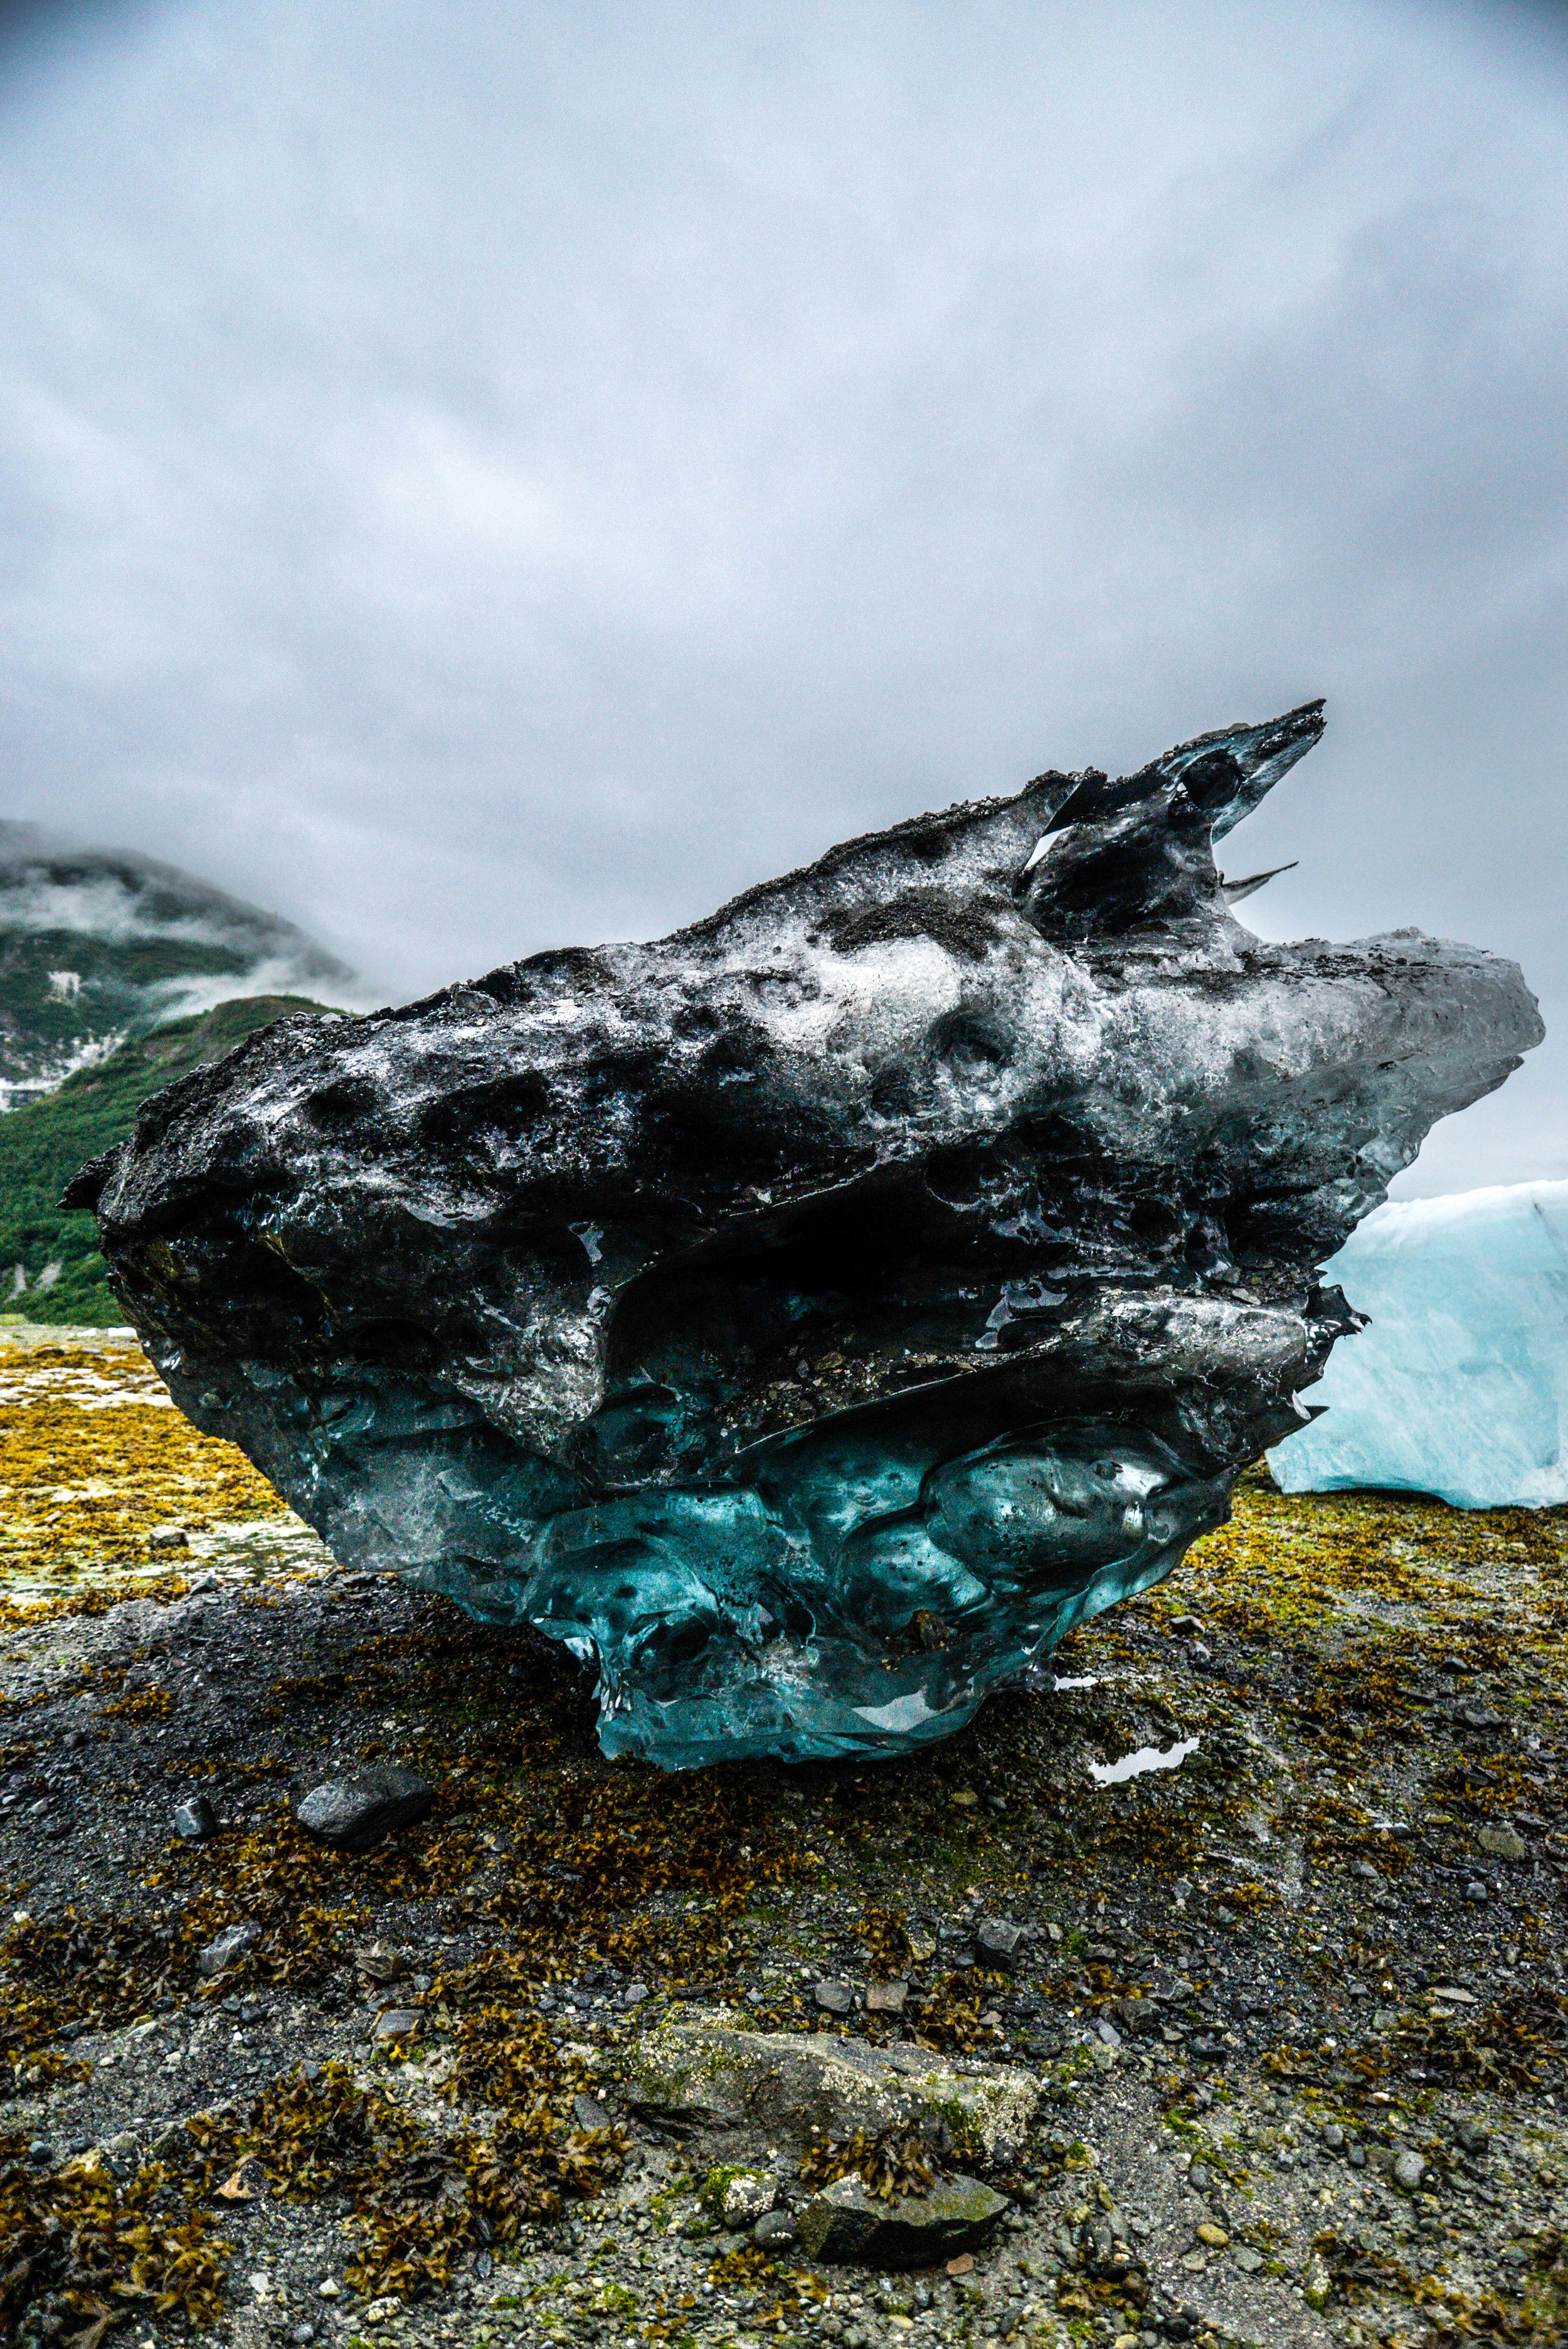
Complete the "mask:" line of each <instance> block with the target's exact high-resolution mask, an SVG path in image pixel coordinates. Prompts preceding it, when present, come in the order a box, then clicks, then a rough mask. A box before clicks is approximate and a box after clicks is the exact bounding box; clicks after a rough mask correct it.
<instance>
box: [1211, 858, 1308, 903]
mask: <svg viewBox="0 0 1568 2349" xmlns="http://www.w3.org/2000/svg"><path fill="white" fill-rule="evenodd" d="M1300 863H1301V859H1300V857H1299V856H1293V857H1292V858H1291V860H1290V863H1289V864H1271V865H1270V867H1269V869H1268V871H1267V872H1266V873H1249V874H1247V876H1246V878H1245V880H1244V881H1227V880H1226V878H1225V876H1224V874H1221V875H1220V894H1221V895H1222V897H1223V898H1224V901H1225V903H1226V905H1240V904H1241V902H1242V899H1243V897H1255V896H1256V895H1257V893H1258V891H1259V890H1260V889H1263V888H1266V887H1267V885H1268V884H1269V883H1270V882H1271V881H1277V880H1278V879H1279V876H1280V874H1282V873H1294V872H1295V868H1296V866H1297V865H1298V864H1300Z"/></svg>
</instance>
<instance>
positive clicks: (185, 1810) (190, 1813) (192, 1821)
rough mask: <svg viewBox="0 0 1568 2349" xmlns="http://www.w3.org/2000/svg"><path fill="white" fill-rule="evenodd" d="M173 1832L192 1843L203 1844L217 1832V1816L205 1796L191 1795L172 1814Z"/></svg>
mask: <svg viewBox="0 0 1568 2349" xmlns="http://www.w3.org/2000/svg"><path fill="white" fill-rule="evenodd" d="M174 1832H175V1834H176V1835H181V1836H184V1837H187V1838H188V1840H189V1841H191V1842H192V1843H205V1842H206V1841H207V1840H208V1838H209V1837H211V1836H215V1835H216V1834H217V1832H218V1814H217V1812H216V1811H215V1810H214V1809H213V1808H212V1806H211V1803H210V1802H209V1801H208V1799H207V1797H206V1795H191V1796H190V1797H189V1798H188V1799H187V1800H186V1801H185V1802H183V1803H181V1804H180V1805H179V1806H177V1808H176V1810H175V1813H174Z"/></svg>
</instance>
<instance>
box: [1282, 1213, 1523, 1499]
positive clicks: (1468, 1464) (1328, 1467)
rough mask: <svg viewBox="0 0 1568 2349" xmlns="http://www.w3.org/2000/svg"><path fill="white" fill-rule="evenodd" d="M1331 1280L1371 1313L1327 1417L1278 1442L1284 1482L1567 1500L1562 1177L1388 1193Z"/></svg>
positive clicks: (1333, 1379)
mask: <svg viewBox="0 0 1568 2349" xmlns="http://www.w3.org/2000/svg"><path fill="white" fill-rule="evenodd" d="M1324 1278H1325V1279H1326V1280H1332V1281H1335V1282H1336V1283H1337V1284H1338V1285H1339V1287H1340V1288H1343V1290H1344V1292H1345V1295H1346V1298H1347V1299H1348V1300H1349V1302H1350V1303H1351V1305H1353V1306H1354V1307H1355V1308H1356V1309H1357V1311H1358V1312H1361V1313H1365V1314H1366V1315H1367V1316H1368V1317H1369V1326H1368V1327H1367V1329H1365V1330H1362V1331H1361V1333H1360V1334H1359V1336H1357V1337H1350V1338H1346V1340H1344V1341H1343V1343H1342V1344H1341V1345H1339V1346H1338V1347H1337V1348H1336V1350H1335V1353H1334V1355H1333V1357H1332V1359H1331V1360H1330V1361H1329V1364H1328V1367H1327V1369H1326V1371H1325V1372H1324V1374H1323V1378H1322V1381H1321V1383H1320V1384H1319V1385H1318V1386H1317V1387H1316V1388H1315V1390H1314V1392H1313V1398H1312V1399H1313V1402H1315V1403H1319V1404H1326V1406H1327V1408H1326V1411H1325V1413H1324V1414H1323V1416H1322V1417H1321V1418H1320V1419H1315V1420H1314V1422H1313V1423H1312V1425H1311V1426H1310V1427H1306V1428H1304V1429H1303V1430H1302V1432H1301V1433H1300V1434H1299V1435H1292V1436H1290V1437H1288V1438H1287V1439H1286V1441H1285V1442H1284V1444H1280V1445H1278V1446H1277V1447H1276V1448H1275V1450H1274V1451H1273V1452H1271V1453H1270V1454H1269V1466H1270V1467H1271V1468H1272V1469H1273V1471H1274V1478H1275V1481H1276V1483H1277V1484H1278V1485H1280V1486H1281V1488H1282V1489H1283V1490H1284V1492H1287V1493H1328V1492H1335V1491H1339V1490H1343V1489H1344V1488H1346V1487H1347V1486H1351V1485H1382V1486H1385V1487H1388V1488H1390V1489H1393V1490H1396V1491H1405V1492H1414V1493H1436V1494H1437V1495H1439V1497H1440V1498H1441V1499H1443V1500H1445V1501H1452V1502H1453V1503H1454V1504H1455V1505H1456V1506H1458V1507H1460V1508H1461V1509H1490V1508H1497V1507H1500V1506H1503V1505H1505V1504H1508V1503H1514V1504H1522V1506H1525V1507H1527V1508H1542V1507H1546V1506H1551V1505H1552V1504H1553V1503H1555V1502H1559V1501H1568V1183H1512V1184H1508V1185H1499V1186H1497V1187H1494V1188H1492V1189H1489V1190H1484V1191H1462V1192H1460V1193H1459V1194H1457V1195H1455V1196H1453V1197H1450V1198H1444V1199H1408V1200H1401V1201H1400V1202H1398V1205H1395V1204H1389V1205H1387V1206H1381V1207H1379V1208H1378V1209H1377V1213H1376V1214H1375V1215H1371V1216H1367V1220H1366V1222H1365V1223H1364V1224H1360V1225H1358V1226H1357V1228H1356V1230H1355V1231H1354V1232H1352V1234H1351V1235H1350V1237H1349V1238H1348V1239H1347V1240H1346V1243H1345V1246H1344V1247H1342V1248H1341V1249H1340V1250H1339V1253H1338V1254H1337V1256H1336V1257H1334V1258H1333V1259H1332V1261H1331V1262H1330V1263H1329V1264H1328V1265H1326V1267H1325V1268H1324Z"/></svg>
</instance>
